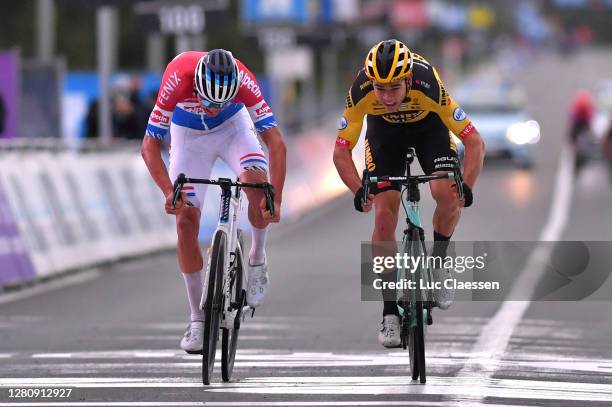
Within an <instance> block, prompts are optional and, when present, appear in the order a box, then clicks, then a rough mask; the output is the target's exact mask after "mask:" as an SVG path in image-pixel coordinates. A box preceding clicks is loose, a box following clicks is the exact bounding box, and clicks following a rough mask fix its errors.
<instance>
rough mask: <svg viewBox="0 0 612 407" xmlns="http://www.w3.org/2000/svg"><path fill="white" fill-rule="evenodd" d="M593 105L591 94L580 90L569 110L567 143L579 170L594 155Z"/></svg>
mask: <svg viewBox="0 0 612 407" xmlns="http://www.w3.org/2000/svg"><path fill="white" fill-rule="evenodd" d="M594 114H595V104H594V103H593V97H592V96H591V93H590V92H589V91H586V90H580V91H578V92H577V93H576V96H574V99H573V100H572V105H571V108H570V130H569V142H570V144H571V146H572V148H573V150H574V154H575V155H576V169H577V170H579V169H580V168H582V167H583V166H584V164H585V163H586V162H587V161H588V160H589V159H590V158H591V157H592V156H593V155H594V152H595V151H594V150H595V141H594V137H593V132H592V130H591V125H592V122H593V116H594Z"/></svg>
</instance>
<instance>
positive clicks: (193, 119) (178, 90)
mask: <svg viewBox="0 0 612 407" xmlns="http://www.w3.org/2000/svg"><path fill="white" fill-rule="evenodd" d="M206 54H207V53H206V52H197V51H187V52H183V53H181V54H179V55H177V56H176V57H175V58H174V59H173V60H172V61H170V63H169V64H168V66H167V67H166V70H165V71H164V76H163V78H162V84H161V86H160V88H159V92H158V93H157V102H156V103H155V107H154V108H153V111H152V112H151V115H150V116H149V123H148V126H147V131H146V135H147V136H150V137H154V138H156V139H160V140H161V139H163V138H164V136H165V135H166V133H167V132H168V129H169V127H170V122H173V123H175V124H178V125H180V126H185V127H189V128H192V129H197V130H210V129H213V128H215V127H217V126H219V125H220V124H222V123H223V122H225V121H226V120H227V119H229V118H230V117H232V116H233V115H234V114H236V113H237V112H238V111H239V110H240V109H242V107H243V106H246V108H247V110H248V112H249V115H250V116H251V119H252V120H253V123H255V128H256V129H257V131H258V132H260V133H261V132H263V131H265V130H267V129H269V128H272V127H276V125H277V124H276V119H275V118H274V114H273V113H272V110H271V109H270V107H269V106H268V104H267V103H266V101H265V100H264V98H263V94H262V91H261V88H260V87H259V84H258V83H257V80H256V79H255V76H253V74H252V73H251V72H250V71H249V70H248V69H247V67H246V66H244V64H243V63H242V62H240V61H239V60H238V59H237V58H236V63H237V64H238V71H239V75H240V88H239V89H238V94H237V95H236V97H235V98H234V99H233V100H232V103H230V104H229V105H228V106H227V107H225V108H224V109H223V110H222V111H221V112H219V114H218V115H217V116H214V117H209V116H206V115H205V114H204V108H203V107H202V105H201V104H200V102H199V101H198V98H197V96H196V94H195V93H194V82H193V80H194V79H193V78H194V73H195V67H196V65H197V63H198V61H199V60H200V58H201V57H203V56H204V55H206Z"/></svg>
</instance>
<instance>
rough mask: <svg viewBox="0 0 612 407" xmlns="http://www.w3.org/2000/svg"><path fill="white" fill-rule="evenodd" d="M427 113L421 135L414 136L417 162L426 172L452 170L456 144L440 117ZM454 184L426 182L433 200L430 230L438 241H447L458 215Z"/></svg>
mask: <svg viewBox="0 0 612 407" xmlns="http://www.w3.org/2000/svg"><path fill="white" fill-rule="evenodd" d="M431 116H432V117H431V119H430V120H428V122H427V125H426V126H424V127H423V129H422V130H421V131H422V134H421V137H415V144H417V147H416V149H417V157H418V159H419V163H420V164H421V168H422V169H423V172H425V173H426V174H434V173H440V172H448V171H452V170H453V168H454V166H455V165H456V164H457V163H458V158H457V146H456V145H455V142H454V141H453V139H452V136H451V135H450V133H449V131H448V128H447V127H446V126H445V125H444V124H443V123H442V121H441V120H440V118H439V117H438V116H435V115H431ZM454 185H455V182H454V181H453V180H451V179H442V180H435V181H431V182H430V183H429V188H430V191H431V195H432V197H433V199H434V200H435V201H436V209H435V211H434V216H433V230H434V237H437V238H438V240H448V239H449V238H450V237H451V236H452V234H453V232H454V230H455V226H457V223H458V222H459V217H460V216H461V202H460V201H459V199H458V198H457V193H456V190H455V188H454Z"/></svg>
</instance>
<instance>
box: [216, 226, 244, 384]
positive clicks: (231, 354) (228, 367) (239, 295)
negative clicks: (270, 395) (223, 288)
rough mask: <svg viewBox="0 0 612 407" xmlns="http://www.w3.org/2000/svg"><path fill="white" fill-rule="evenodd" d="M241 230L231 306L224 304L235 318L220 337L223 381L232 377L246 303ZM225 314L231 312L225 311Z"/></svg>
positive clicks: (231, 289)
mask: <svg viewBox="0 0 612 407" xmlns="http://www.w3.org/2000/svg"><path fill="white" fill-rule="evenodd" d="M242 247H243V244H242V231H241V230H238V245H237V246H236V259H235V263H234V267H233V269H232V270H231V272H230V278H229V280H230V281H229V287H230V288H229V290H230V299H231V302H232V304H231V306H226V307H225V308H226V311H227V310H228V308H229V309H230V310H231V311H234V310H235V311H236V318H235V320H234V321H229V322H231V323H233V327H232V328H223V329H222V337H221V376H222V377H223V381H225V382H228V381H230V379H231V378H232V371H233V369H234V360H235V358H236V349H237V348H238V334H239V333H240V321H241V318H242V316H241V315H242V308H243V306H244V304H245V303H246V291H245V290H244V284H243V283H244V260H243V257H242ZM226 315H227V316H230V315H233V312H230V313H226Z"/></svg>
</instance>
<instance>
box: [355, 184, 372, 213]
mask: <svg viewBox="0 0 612 407" xmlns="http://www.w3.org/2000/svg"><path fill="white" fill-rule="evenodd" d="M373 199H374V195H372V194H370V195H368V196H365V191H364V190H363V187H360V188H359V189H358V190H357V192H355V198H354V199H353V203H354V204H355V209H356V210H357V211H359V212H369V211H370V209H372V200H373ZM364 202H365V205H364Z"/></svg>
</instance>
